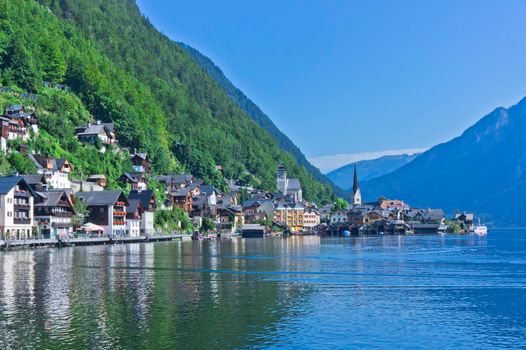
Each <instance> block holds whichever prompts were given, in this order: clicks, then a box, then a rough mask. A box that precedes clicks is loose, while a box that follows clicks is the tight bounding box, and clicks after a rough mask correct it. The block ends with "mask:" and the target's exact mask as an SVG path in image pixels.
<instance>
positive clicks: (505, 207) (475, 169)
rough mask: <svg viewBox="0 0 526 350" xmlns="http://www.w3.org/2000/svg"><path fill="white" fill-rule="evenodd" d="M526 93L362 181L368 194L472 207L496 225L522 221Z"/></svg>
mask: <svg viewBox="0 0 526 350" xmlns="http://www.w3.org/2000/svg"><path fill="white" fill-rule="evenodd" d="M525 135H526V99H523V100H521V101H520V102H519V103H518V104H516V105H514V106H512V107H510V108H502V107H499V108H497V109H495V110H494V111H493V112H491V113H490V114H488V115H486V116H485V117H483V118H482V119H480V120H479V121H478V122H477V123H475V124H474V125H473V126H471V127H470V128H468V129H467V130H466V131H464V133H463V134H462V135H461V136H459V137H456V138H454V139H452V140H450V141H448V142H445V143H442V144H440V145H437V146H435V147H433V148H431V149H430V150H428V151H426V152H424V153H422V154H421V155H420V156H419V157H417V158H416V159H414V160H413V161H412V162H410V163H408V164H406V165H404V166H402V167H401V168H399V169H397V170H395V171H394V172H392V173H389V174H386V175H383V176H381V177H378V178H376V179H372V180H370V181H366V182H364V183H363V184H362V193H363V195H364V197H365V198H366V199H367V200H373V199H376V198H378V197H379V196H381V195H384V196H387V197H390V198H402V199H404V200H406V201H407V202H408V203H409V204H411V205H414V206H423V207H428V206H433V207H442V208H444V209H445V210H446V211H447V212H449V213H453V212H454V210H455V209H459V210H468V211H474V212H475V213H476V214H479V215H480V216H481V217H482V218H483V219H484V220H487V221H488V222H490V223H492V224H494V225H504V226H526V215H525V214H524V211H523V209H522V206H521V205H520V204H521V202H522V200H523V199H524V198H526V147H525V146H524V144H525V140H526V137H525Z"/></svg>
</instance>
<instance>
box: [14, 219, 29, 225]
mask: <svg viewBox="0 0 526 350" xmlns="http://www.w3.org/2000/svg"><path fill="white" fill-rule="evenodd" d="M13 222H14V223H15V225H29V224H31V219H29V218H22V219H21V218H14V219H13Z"/></svg>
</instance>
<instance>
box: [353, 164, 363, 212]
mask: <svg viewBox="0 0 526 350" xmlns="http://www.w3.org/2000/svg"><path fill="white" fill-rule="evenodd" d="M352 201H353V204H354V205H362V193H361V191H360V185H359V184H358V173H357V172H356V162H354V183H353V185H352Z"/></svg>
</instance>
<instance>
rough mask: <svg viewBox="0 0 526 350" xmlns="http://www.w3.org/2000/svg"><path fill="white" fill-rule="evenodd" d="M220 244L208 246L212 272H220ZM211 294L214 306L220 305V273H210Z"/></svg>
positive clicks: (215, 243) (214, 243)
mask: <svg viewBox="0 0 526 350" xmlns="http://www.w3.org/2000/svg"><path fill="white" fill-rule="evenodd" d="M217 246H218V242H217V241H215V242H213V243H212V242H211V243H210V244H208V256H209V259H210V270H211V271H217V270H218V257H217V256H218V249H217ZM209 277H210V294H211V296H212V302H213V303H214V304H218V303H219V299H220V298H219V286H218V279H219V278H220V276H219V274H218V273H215V272H211V273H210V276H209Z"/></svg>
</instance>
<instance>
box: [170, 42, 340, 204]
mask: <svg viewBox="0 0 526 350" xmlns="http://www.w3.org/2000/svg"><path fill="white" fill-rule="evenodd" d="M177 44H178V45H179V46H181V47H182V48H183V49H185V50H186V51H187V52H188V53H189V54H190V56H192V58H193V59H194V60H195V61H196V62H197V64H199V65H200V66H201V68H202V69H203V70H204V71H206V72H207V73H208V75H210V77H211V78H212V79H213V80H215V81H216V82H217V83H218V84H219V86H220V87H221V88H222V89H223V91H224V92H225V93H226V94H227V95H228V96H230V98H232V100H233V101H234V102H235V103H236V104H237V105H238V107H239V108H240V109H241V110H243V111H244V112H245V113H247V114H248V115H249V116H250V117H251V118H252V119H253V120H254V121H255V122H256V123H258V124H259V126H261V127H262V128H263V129H265V130H267V132H268V133H269V134H270V135H272V136H273V137H274V139H275V140H276V141H277V143H278V145H279V146H280V147H281V148H282V149H283V150H284V151H286V152H289V153H290V154H291V155H292V156H293V157H294V159H295V160H296V162H297V163H298V165H300V166H303V167H304V168H305V169H306V170H307V172H308V173H309V174H311V175H312V176H313V177H314V178H315V179H316V180H318V181H320V182H322V183H325V184H329V185H331V186H332V187H333V190H334V191H335V193H336V194H337V195H338V196H340V197H347V196H348V194H347V193H345V191H344V190H342V187H341V186H339V187H340V188H338V186H335V184H334V183H333V182H332V181H330V179H329V178H328V177H326V176H325V175H323V174H322V173H321V172H320V171H319V169H318V168H316V167H315V166H313V165H312V164H311V163H310V162H309V161H308V160H307V158H306V157H305V155H304V154H303V152H301V150H300V149H299V147H298V146H296V145H295V144H294V143H293V142H292V141H291V140H290V139H289V138H288V136H287V135H285V134H284V133H283V132H282V131H281V130H279V129H278V127H277V126H276V125H275V124H274V123H273V122H272V120H271V119H270V117H269V116H267V115H266V114H265V113H264V112H263V111H262V110H261V109H260V108H259V107H258V106H257V105H256V104H255V103H254V102H253V101H252V100H251V99H250V98H249V97H248V96H246V95H245V94H244V93H243V91H241V90H240V89H239V88H237V87H236V86H235V85H234V84H232V82H231V81H230V80H229V79H228V78H227V77H226V76H225V74H224V73H223V71H222V70H221V68H219V67H218V66H217V65H216V64H215V63H214V62H213V61H212V60H211V59H210V58H208V57H207V56H205V55H204V54H202V53H201V52H200V51H198V50H197V49H195V48H193V47H191V46H189V45H187V44H185V43H182V42H178V43H177Z"/></svg>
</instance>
